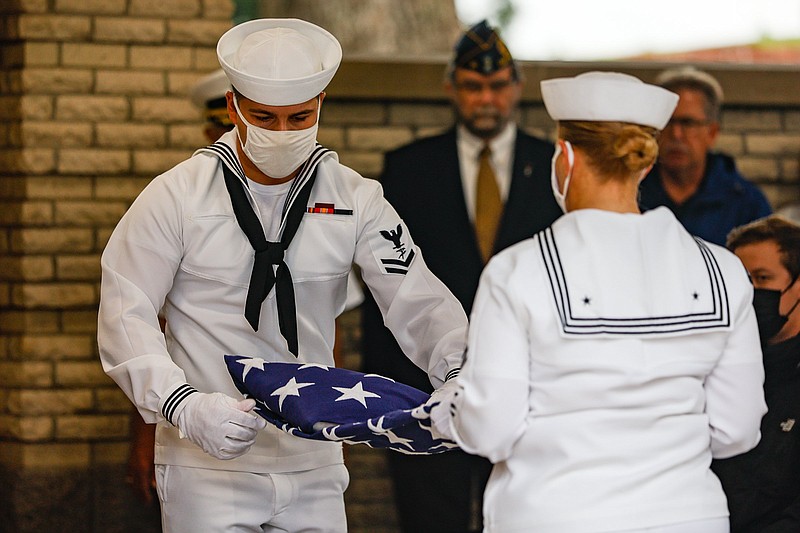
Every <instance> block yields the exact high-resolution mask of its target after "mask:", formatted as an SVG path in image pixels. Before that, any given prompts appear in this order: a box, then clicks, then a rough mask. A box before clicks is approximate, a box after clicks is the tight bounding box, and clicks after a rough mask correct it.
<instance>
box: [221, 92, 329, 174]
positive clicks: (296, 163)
mask: <svg viewBox="0 0 800 533" xmlns="http://www.w3.org/2000/svg"><path fill="white" fill-rule="evenodd" d="M233 105H234V107H235V108H236V114H237V115H239V119H240V120H241V121H242V122H243V123H244V125H245V126H246V127H247V140H246V141H245V142H243V143H241V141H242V137H241V136H240V135H239V128H236V135H237V136H239V142H240V143H241V144H242V150H243V151H244V153H245V154H246V155H247V157H248V158H249V159H250V161H252V162H253V164H254V165H255V166H256V167H258V169H259V170H260V171H261V172H263V173H264V174H266V175H267V176H269V177H270V178H275V179H280V178H285V177H286V176H288V175H289V174H291V173H292V172H294V171H295V170H297V168H299V167H300V165H302V164H303V163H304V162H305V161H306V159H308V156H310V155H311V152H312V151H313V150H314V146H315V145H316V142H317V129H318V127H319V103H317V121H316V122H315V123H314V125H313V126H310V127H308V128H306V129H304V130H287V131H273V130H268V129H266V128H259V127H258V126H254V125H253V124H250V123H249V122H248V121H247V119H245V118H244V116H242V112H241V110H240V109H239V103H238V102H237V100H236V98H235V97H234V99H233Z"/></svg>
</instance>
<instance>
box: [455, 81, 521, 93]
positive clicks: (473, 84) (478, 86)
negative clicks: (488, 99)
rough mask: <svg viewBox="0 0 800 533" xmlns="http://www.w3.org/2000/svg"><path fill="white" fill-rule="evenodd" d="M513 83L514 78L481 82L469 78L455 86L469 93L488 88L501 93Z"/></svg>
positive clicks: (479, 91) (480, 91)
mask: <svg viewBox="0 0 800 533" xmlns="http://www.w3.org/2000/svg"><path fill="white" fill-rule="evenodd" d="M513 83H514V80H496V81H490V82H489V83H481V82H479V81H472V80H468V81H461V82H457V83H456V84H455V86H456V89H458V90H460V91H464V92H465V93H469V94H478V93H482V92H483V91H484V89H486V88H488V89H489V90H490V91H491V92H493V93H500V92H503V91H504V90H506V89H508V88H509V87H511V84H513Z"/></svg>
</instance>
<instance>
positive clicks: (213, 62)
mask: <svg viewBox="0 0 800 533" xmlns="http://www.w3.org/2000/svg"><path fill="white" fill-rule="evenodd" d="M192 68H193V69H196V70H198V71H200V72H206V71H208V70H209V69H211V70H214V69H215V68H219V60H218V59H217V50H216V47H215V46H208V47H203V48H195V49H194V50H193V51H192Z"/></svg>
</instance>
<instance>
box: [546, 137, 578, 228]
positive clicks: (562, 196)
mask: <svg viewBox="0 0 800 533" xmlns="http://www.w3.org/2000/svg"><path fill="white" fill-rule="evenodd" d="M562 142H563V143H564V146H566V147H567V151H566V154H567V164H568V165H569V169H568V170H567V177H566V178H565V179H564V192H561V191H560V190H559V188H558V178H557V177H556V159H558V156H559V155H561V143H562ZM574 164H575V154H574V152H573V151H572V144H571V143H570V142H569V141H559V142H558V143H556V151H555V153H554V154H553V159H552V161H551V162H550V187H551V188H552V189H553V197H555V199H556V203H557V204H558V207H560V208H561V210H562V211H563V212H564V213H566V212H567V204H566V200H567V190H568V189H569V180H570V179H572V168H573V165H574Z"/></svg>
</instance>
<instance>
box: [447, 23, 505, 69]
mask: <svg viewBox="0 0 800 533" xmlns="http://www.w3.org/2000/svg"><path fill="white" fill-rule="evenodd" d="M453 64H454V65H455V66H456V67H457V68H465V69H468V70H474V71H475V72H479V73H480V74H484V75H488V74H491V73H493V72H496V71H498V70H500V69H503V68H506V67H510V66H514V59H513V58H512V57H511V52H509V51H508V48H507V47H506V43H504V42H503V40H502V39H501V38H500V35H498V34H497V32H496V31H495V30H494V29H492V28H491V27H490V26H489V24H487V23H486V21H485V20H482V21H481V22H479V23H477V24H475V25H474V26H472V27H471V28H470V29H468V30H467V31H466V32H465V33H464V35H463V36H462V37H461V39H460V40H459V41H458V43H456V48H455V58H454V60H453Z"/></svg>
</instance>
